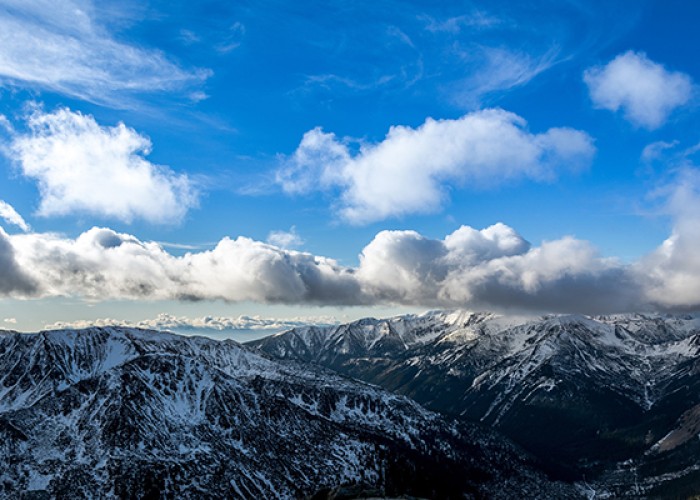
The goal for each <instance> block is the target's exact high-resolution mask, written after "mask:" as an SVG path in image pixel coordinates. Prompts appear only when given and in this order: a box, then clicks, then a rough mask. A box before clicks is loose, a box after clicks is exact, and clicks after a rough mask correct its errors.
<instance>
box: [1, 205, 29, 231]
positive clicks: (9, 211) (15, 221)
mask: <svg viewBox="0 0 700 500" xmlns="http://www.w3.org/2000/svg"><path fill="white" fill-rule="evenodd" d="M0 218H1V219H4V220H5V222H7V223H9V224H12V225H14V226H17V227H19V228H20V229H21V230H22V231H24V232H27V231H29V230H30V227H29V224H27V223H26V222H25V220H24V219H23V218H22V216H21V215H20V214H18V213H17V210H15V208H14V207H13V206H12V205H10V204H9V203H7V202H6V201H3V200H0Z"/></svg>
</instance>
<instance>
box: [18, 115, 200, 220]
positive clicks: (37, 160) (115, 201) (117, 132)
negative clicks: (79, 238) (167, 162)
mask: <svg viewBox="0 0 700 500" xmlns="http://www.w3.org/2000/svg"><path fill="white" fill-rule="evenodd" d="M28 124H29V131H28V132H27V133H25V134H19V135H15V136H14V137H13V140H12V143H11V145H10V146H9V154H10V155H11V156H12V157H13V159H15V160H16V161H17V162H18V164H19V166H20V168H21V172H22V173H23V174H24V175H25V176H27V177H30V178H32V179H34V180H36V181H37V183H38V185H39V191H40V193H41V203H40V205H39V211H38V213H39V215H42V216H53V215H66V214H72V213H87V214H92V215H97V216H101V217H108V218H116V219H119V220H122V221H126V222H130V221H132V220H134V219H145V220H147V221H149V222H153V223H173V222H178V221H180V220H181V219H182V218H183V217H184V216H185V214H186V213H187V211H188V210H189V209H190V208H192V207H194V206H196V204H197V192H196V189H195V188H194V185H193V183H192V181H191V180H190V179H189V178H188V177H187V176H186V175H184V174H175V173H174V172H172V171H171V170H170V169H168V168H167V167H164V166H160V165H154V164H153V163H150V162H149V161H148V160H146V159H145V158H144V156H145V155H148V154H149V153H150V151H151V142H150V140H149V139H148V138H147V137H145V136H142V135H140V134H139V133H138V132H136V131H135V130H134V129H131V128H129V127H127V126H126V125H124V124H123V123H119V124H118V125H116V126H114V127H105V126H101V125H99V124H98V123H97V122H96V121H95V119H94V118H93V117H92V116H90V115H83V114H81V113H79V112H72V111H70V110H69V109H66V108H61V109H58V110H57V111H55V112H53V113H43V112H40V111H35V112H34V113H33V114H32V115H31V116H30V117H29V120H28Z"/></svg>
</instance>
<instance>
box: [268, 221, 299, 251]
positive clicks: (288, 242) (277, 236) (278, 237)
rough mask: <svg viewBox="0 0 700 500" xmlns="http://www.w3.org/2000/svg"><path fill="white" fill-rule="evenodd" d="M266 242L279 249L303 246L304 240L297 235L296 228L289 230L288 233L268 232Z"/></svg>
mask: <svg viewBox="0 0 700 500" xmlns="http://www.w3.org/2000/svg"><path fill="white" fill-rule="evenodd" d="M267 242H268V243H269V244H270V245H275V246H278V247H280V248H296V247H300V246H301V245H303V244H304V240H303V238H302V237H301V236H299V234H298V233H297V228H296V226H292V227H291V228H289V231H270V234H269V235H268V236H267Z"/></svg>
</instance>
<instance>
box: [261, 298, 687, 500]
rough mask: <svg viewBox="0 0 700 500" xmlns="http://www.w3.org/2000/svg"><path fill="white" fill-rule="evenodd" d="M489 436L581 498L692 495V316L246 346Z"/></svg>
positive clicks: (353, 326)
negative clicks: (574, 488)
mask: <svg viewBox="0 0 700 500" xmlns="http://www.w3.org/2000/svg"><path fill="white" fill-rule="evenodd" d="M249 346H250V347H252V348H254V349H256V350H258V351H259V352H262V353H266V354H268V355H271V356H274V357H276V358H278V359H283V360H297V361H302V362H305V363H309V364H315V365H318V366H323V367H327V368H330V369H332V370H335V371H336V372H338V373H340V374H343V375H346V376H350V377H353V378H356V379H359V380H363V381H366V382H371V383H373V384H377V385H380V386H382V387H384V388H385V389H388V390H390V391H394V392H396V393H398V394H402V395H405V396H408V397H410V398H412V399H414V400H415V401H417V402H419V403H420V404H422V405H424V406H425V407H426V408H428V409H430V410H433V411H437V412H440V413H442V414H443V415H446V416H449V417H456V418H459V419H460V420H462V421H464V422H479V423H482V424H486V425H488V426H491V427H492V428H495V429H497V430H498V431H500V432H503V433H504V434H505V435H507V436H508V437H510V438H511V439H512V440H513V441H515V442H516V443H518V444H520V445H521V446H523V447H524V448H525V449H527V450H528V451H530V452H531V453H533V454H534V455H536V456H537V457H538V458H539V459H540V460H541V462H542V463H543V464H544V467H545V470H547V471H548V472H549V473H550V474H552V475H553V476H554V477H558V478H560V479H565V480H574V481H579V482H580V484H583V485H585V487H586V488H588V489H589V492H590V493H591V495H593V494H594V493H595V495H597V496H598V497H606V496H638V495H639V496H652V497H659V496H660V497H670V498H677V497H681V498H684V497H686V496H689V495H691V494H700V458H698V457H700V439H698V438H699V437H700V317H698V316H692V315H689V316H672V315H658V314H656V315H642V314H632V315H615V316H598V317H586V316H580V315H574V316H554V315H552V316H543V317H515V316H500V315H496V314H490V313H471V312H464V311H452V312H440V311H437V312H430V313H426V314H424V315H408V316H401V317H396V318H393V319H386V320H376V319H365V320H361V321H356V322H353V323H350V324H344V325H339V326H332V327H313V326H309V327H303V328H295V329H293V330H290V331H287V332H283V333H280V334H277V335H274V336H271V337H267V338H264V339H261V340H258V341H255V342H252V343H250V344H249Z"/></svg>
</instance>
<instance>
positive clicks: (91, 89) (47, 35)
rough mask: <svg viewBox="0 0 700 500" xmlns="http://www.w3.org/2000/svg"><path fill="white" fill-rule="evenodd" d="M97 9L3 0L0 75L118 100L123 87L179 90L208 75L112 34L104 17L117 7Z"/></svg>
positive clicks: (79, 0) (82, 0)
mask: <svg viewBox="0 0 700 500" xmlns="http://www.w3.org/2000/svg"><path fill="white" fill-rule="evenodd" d="M101 9H105V7H104V6H98V5H95V4H93V3H92V2H90V1H87V0H75V1H73V0H61V1H59V2H48V1H46V0H35V1H26V2H25V1H17V0H3V1H2V8H0V46H1V47H2V50H1V51H0V81H1V82H2V83H4V84H6V85H7V84H11V85H20V86H31V87H38V88H41V89H47V90H51V91H55V92H59V93H62V94H65V95H69V96H72V97H78V98H80V99H85V100H89V101H92V102H96V103H100V104H107V105H113V106H121V105H123V98H124V96H125V95H128V94H132V93H134V92H160V91H173V90H178V89H182V88H185V87H188V86H191V85H194V84H197V83H199V82H202V81H203V80H205V79H206V78H207V77H208V76H209V75H210V71H208V70H202V69H195V70H186V69H183V68H181V67H180V66H178V65H177V64H176V63H174V62H172V61H170V60H169V59H168V58H167V57H166V56H165V55H164V54H163V53H162V52H160V51H157V50H151V49H146V48H141V47H138V46H135V45H130V44H127V43H124V42H121V41H118V40H117V39H116V38H115V37H114V36H113V34H112V33H111V32H110V29H109V27H108V26H107V23H106V21H107V22H109V21H113V20H114V17H115V14H116V13H117V12H115V9H114V8H112V9H109V12H102V11H101Z"/></svg>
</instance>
